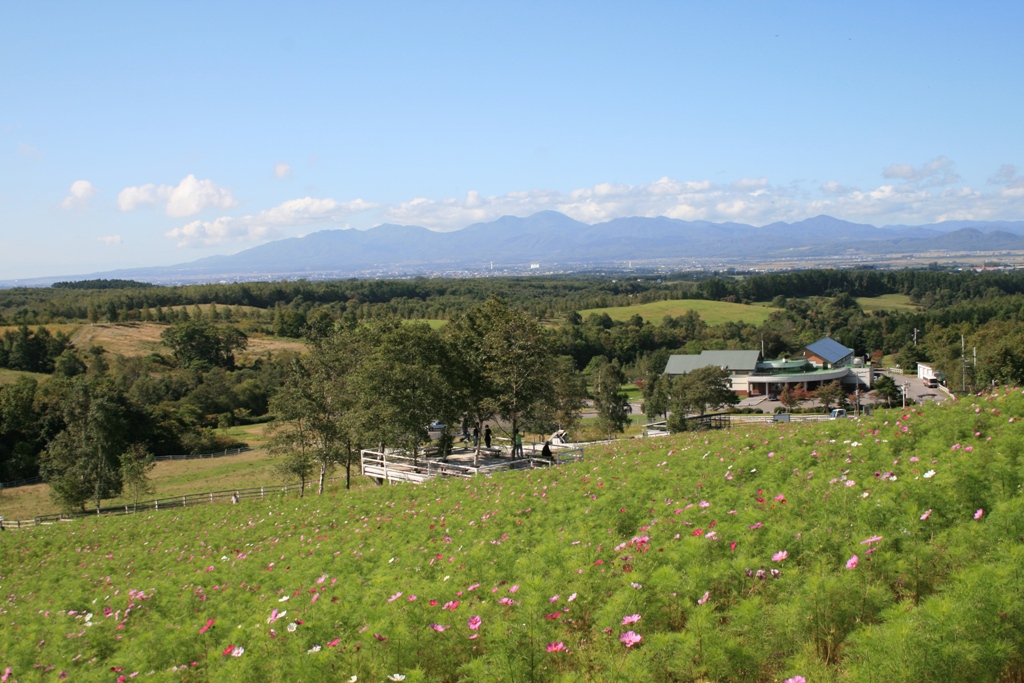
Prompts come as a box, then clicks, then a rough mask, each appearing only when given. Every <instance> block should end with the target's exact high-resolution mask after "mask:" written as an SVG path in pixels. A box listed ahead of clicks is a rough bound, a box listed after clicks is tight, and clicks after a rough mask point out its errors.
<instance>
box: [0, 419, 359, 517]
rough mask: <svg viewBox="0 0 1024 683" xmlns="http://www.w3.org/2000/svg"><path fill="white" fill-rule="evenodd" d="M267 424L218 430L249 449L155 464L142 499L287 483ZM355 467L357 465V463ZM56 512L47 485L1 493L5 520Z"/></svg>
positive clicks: (111, 502) (340, 473)
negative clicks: (269, 440) (151, 488)
mask: <svg viewBox="0 0 1024 683" xmlns="http://www.w3.org/2000/svg"><path fill="white" fill-rule="evenodd" d="M266 429H267V425H265V424H259V425H246V426H240V427H231V428H229V429H218V430H217V433H218V434H219V435H221V436H230V437H232V438H235V439H238V440H239V441H245V442H246V443H248V444H249V445H250V446H252V447H253V450H252V451H249V452H247V453H241V454H239V455H233V456H228V457H225V458H210V459H203V460H170V461H164V462H158V463H156V465H155V467H154V468H153V472H152V474H151V475H150V478H151V479H152V481H153V484H154V485H155V486H156V492H155V493H154V494H152V495H147V496H144V499H146V500H151V499H153V498H168V497H171V496H180V495H184V494H187V493H205V492H206V491H226V490H230V489H235V488H251V487H256V486H272V485H278V484H284V483H289V482H291V481H292V478H289V480H288V482H286V481H284V480H282V479H281V478H280V477H278V476H277V473H276V472H275V471H274V467H275V466H276V465H277V463H278V462H279V461H280V458H277V457H272V456H270V454H269V453H268V452H267V450H266V447H265V441H266V439H267V438H268V435H267V434H266ZM356 467H357V468H358V465H356ZM343 475H344V470H340V469H339V470H336V471H335V472H334V474H333V475H332V476H343ZM359 482H360V484H369V483H370V482H369V480H362V479H360V480H359ZM130 502H131V499H130V497H128V496H122V497H121V498H116V499H113V500H104V501H103V504H104V505H123V504H127V503H130ZM53 512H58V509H57V507H56V506H54V504H53V503H52V502H51V501H50V487H49V486H48V485H47V484H39V485H36V486H22V487H19V488H15V489H7V490H5V491H3V492H2V493H0V515H3V516H4V517H5V518H7V519H31V518H32V517H34V516H36V515H45V514H50V513H53Z"/></svg>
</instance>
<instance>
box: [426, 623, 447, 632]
mask: <svg viewBox="0 0 1024 683" xmlns="http://www.w3.org/2000/svg"><path fill="white" fill-rule="evenodd" d="M430 628H432V629H434V630H435V631H437V632H438V633H441V632H442V631H445V630H447V629H448V627H447V626H442V625H441V624H431V625H430Z"/></svg>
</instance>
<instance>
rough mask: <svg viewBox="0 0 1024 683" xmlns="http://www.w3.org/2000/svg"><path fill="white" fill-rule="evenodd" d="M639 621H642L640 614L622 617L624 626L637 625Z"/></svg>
mask: <svg viewBox="0 0 1024 683" xmlns="http://www.w3.org/2000/svg"><path fill="white" fill-rule="evenodd" d="M638 621H640V615H639V614H627V615H626V616H624V617H622V625H623V626H629V625H630V624H635V623H636V622H638Z"/></svg>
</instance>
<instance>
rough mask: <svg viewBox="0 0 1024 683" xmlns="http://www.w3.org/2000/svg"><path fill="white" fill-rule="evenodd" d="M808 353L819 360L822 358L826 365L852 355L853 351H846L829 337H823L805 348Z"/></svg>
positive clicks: (846, 349)
mask: <svg viewBox="0 0 1024 683" xmlns="http://www.w3.org/2000/svg"><path fill="white" fill-rule="evenodd" d="M804 348H806V349H807V350H808V351H810V352H811V353H813V354H814V355H815V356H818V357H819V358H824V359H825V362H827V363H838V362H839V361H841V360H843V359H844V358H846V357H847V356H849V355H850V354H852V353H853V349H848V348H846V347H845V346H843V345H842V344H840V343H839V342H837V341H836V340H835V339H832V338H831V337H825V338H824V339H819V340H818V341H816V342H814V343H813V344H808V345H807V346H806V347H804Z"/></svg>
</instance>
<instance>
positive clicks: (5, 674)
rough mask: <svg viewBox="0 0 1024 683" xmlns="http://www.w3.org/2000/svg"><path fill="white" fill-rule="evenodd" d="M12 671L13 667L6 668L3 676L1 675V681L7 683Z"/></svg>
mask: <svg viewBox="0 0 1024 683" xmlns="http://www.w3.org/2000/svg"><path fill="white" fill-rule="evenodd" d="M11 673H12V672H11V667H7V669H6V670H4V674H3V676H0V681H2V682H3V683H7V679H8V678H10V677H11Z"/></svg>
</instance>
